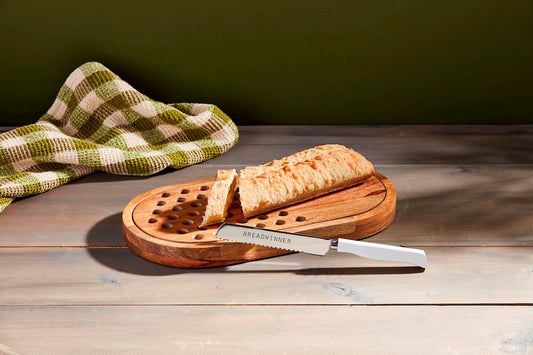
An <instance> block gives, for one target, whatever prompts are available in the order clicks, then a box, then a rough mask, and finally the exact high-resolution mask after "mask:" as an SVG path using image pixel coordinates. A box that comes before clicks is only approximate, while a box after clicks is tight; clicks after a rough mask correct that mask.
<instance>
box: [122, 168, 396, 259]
mask: <svg viewBox="0 0 533 355" xmlns="http://www.w3.org/2000/svg"><path fill="white" fill-rule="evenodd" d="M214 182H215V179H214V178H212V179H205V180H197V181H191V182H188V183H183V184H177V185H169V186H162V187H159V188H156V189H153V190H150V191H147V192H145V193H143V194H141V195H139V196H137V197H135V198H134V199H133V200H131V201H130V202H129V203H128V204H127V205H126V207H125V208H124V211H123V214H122V226H123V234H124V240H125V241H126V244H127V245H128V247H129V248H130V249H131V250H132V251H133V252H134V253H135V254H137V255H139V256H141V257H143V258H145V259H148V260H150V261H153V262H156V263H159V264H163V265H168V266H175V267H183V268H204V267H213V266H223V265H230V264H236V263H242V262H246V261H252V260H258V259H263V258H267V257H272V256H278V255H283V254H288V253H290V252H288V251H287V250H281V249H274V248H268V247H262V246H254V245H250V244H244V243H235V242H230V241H226V240H220V239H217V238H216V237H215V234H214V233H215V232H216V230H217V228H218V225H212V226H209V227H208V228H205V227H204V228H202V227H200V228H199V225H200V222H201V220H202V216H203V214H204V211H205V207H206V203H207V196H208V195H209V191H210V189H211V186H212V185H213V183H214ZM395 210H396V191H395V189H394V185H393V184H392V183H391V182H390V181H389V179H387V178H386V177H385V176H383V175H381V174H379V173H376V175H374V176H372V177H370V178H369V179H367V180H365V181H362V182H359V183H358V184H356V185H354V186H352V187H349V188H346V189H344V190H340V191H336V192H332V193H330V194H327V195H323V196H321V197H317V198H315V199H312V200H308V201H305V202H302V203H299V204H295V205H292V206H287V207H285V208H282V209H278V210H275V211H272V212H269V213H266V214H264V215H259V216H256V217H253V218H250V219H248V220H246V219H244V217H243V215H242V210H241V208H240V204H239V201H238V199H236V200H235V201H234V202H233V203H232V205H231V207H230V209H229V213H230V215H229V216H230V217H229V218H228V219H227V220H226V221H227V222H230V223H241V224H243V225H247V226H256V227H261V228H268V229H277V230H283V231H287V232H294V233H300V234H307V235H312V236H318V237H326V238H332V239H336V238H339V237H342V238H347V239H361V238H365V237H368V236H371V235H373V234H376V233H378V232H380V231H381V230H383V229H385V228H386V227H387V226H388V225H389V224H390V223H391V222H392V220H393V219H394V214H395Z"/></svg>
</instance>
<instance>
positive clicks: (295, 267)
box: [0, 125, 533, 354]
mask: <svg viewBox="0 0 533 355" xmlns="http://www.w3.org/2000/svg"><path fill="white" fill-rule="evenodd" d="M239 130H240V134H241V138H240V141H239V143H238V144H237V146H235V147H234V148H232V149H231V150H230V151H229V152H227V153H225V154H224V155H222V156H220V157H218V158H216V159H213V160H211V161H208V162H205V163H202V164H199V165H196V166H192V167H189V168H185V169H182V170H178V171H175V170H174V171H171V170H168V171H165V172H164V173H161V174H158V175H156V176H152V177H148V178H134V177H124V176H112V175H107V174H103V173H98V174H93V175H91V176H87V177H84V178H81V179H79V180H78V181H76V182H74V183H71V184H69V185H65V186H62V187H59V188H57V189H55V190H53V191H50V192H47V193H45V194H42V195H39V196H34V197H30V198H25V199H21V200H17V201H16V202H14V203H13V204H12V205H11V206H9V207H8V208H7V209H6V210H5V211H4V212H3V213H1V214H0V353H6V354H86V353H95V354H104V353H105V354H114V353H123V354H159V353H184V354H196V353H202V354H254V353H261V354H299V353H305V354H334V353H335V354H356V353H365V354H366V353H408V354H420V353H452V354H455V353H461V354H487V353H513V354H514V353H516V354H527V353H533V307H532V304H533V248H532V247H533V135H532V132H533V126H531V125H509V126H342V127H339V126H322V127H303V126H268V127H267V126H241V127H239ZM324 143H339V144H344V145H346V146H349V147H352V148H354V149H355V150H357V151H359V152H361V153H362V154H364V155H365V156H366V157H367V158H368V159H370V160H371V161H372V162H373V163H374V164H375V166H376V168H377V170H378V171H379V172H381V173H382V174H384V175H385V176H387V177H388V178H389V179H390V180H391V181H392V182H393V183H394V185H395V186H396V190H397V197H398V201H397V214H396V218H395V220H394V222H393V223H392V224H391V225H390V226H389V228H387V229H386V230H385V231H383V232H381V233H379V234H378V235H375V236H373V237H370V238H368V239H367V240H368V241H373V242H380V243H388V244H394V245H404V246H412V247H417V248H422V249H424V250H425V251H426V253H427V256H428V261H429V268H428V269H427V270H426V271H425V272H419V271H416V270H415V269H413V268H408V267H403V266H401V265H399V264H394V263H385V262H379V261H372V260H366V259H362V258H358V257H355V256H352V255H348V254H340V253H339V254H335V253H330V254H328V255H327V256H326V257H317V256H309V255H303V254H291V255H286V256H281V257H276V258H271V259H265V260H261V261H256V262H250V263H245V264H240V265H233V266H229V267H221V268H211V269H197V270H194V269H178V268H171V267H166V266H161V265H158V264H153V263H151V262H148V261H145V260H144V259H141V258H140V257H138V256H136V255H134V254H133V253H132V252H130V250H129V249H127V248H126V247H125V244H124V242H123V240H122V235H121V211H122V209H123V208H124V206H125V205H126V203H127V202H128V201H129V200H130V199H132V198H133V197H134V196H136V195H138V194H140V193H142V192H145V191H146V190H149V189H152V188H156V187H159V186H164V185H169V184H175V183H180V182H187V181H191V180H197V179H203V178H208V177H213V176H215V175H216V171H217V170H218V169H222V168H230V167H231V168H242V167H244V166H246V165H250V164H259V163H264V162H266V161H269V160H271V159H274V158H280V157H282V156H286V155H289V154H291V153H294V152H296V151H299V150H302V149H305V148H309V147H312V146H316V145H319V144H324Z"/></svg>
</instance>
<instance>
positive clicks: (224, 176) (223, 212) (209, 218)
mask: <svg viewBox="0 0 533 355" xmlns="http://www.w3.org/2000/svg"><path fill="white" fill-rule="evenodd" d="M236 185H237V171H236V170H235V169H231V170H219V171H218V173H217V179H216V181H215V183H214V184H213V187H212V188H211V191H210V192H209V196H208V197H207V206H206V209H205V214H204V218H203V220H202V223H201V224H200V225H201V226H206V225H209V224H215V223H221V222H224V220H225V219H226V217H227V215H228V208H229V206H230V204H231V201H232V200H233V195H234V193H235V187H236Z"/></svg>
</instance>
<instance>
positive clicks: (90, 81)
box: [0, 62, 238, 212]
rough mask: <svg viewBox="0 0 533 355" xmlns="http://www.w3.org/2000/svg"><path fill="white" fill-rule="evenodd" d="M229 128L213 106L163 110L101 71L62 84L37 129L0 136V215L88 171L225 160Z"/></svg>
mask: <svg viewBox="0 0 533 355" xmlns="http://www.w3.org/2000/svg"><path fill="white" fill-rule="evenodd" d="M237 139H238V131H237V127H236V126H235V124H234V123H233V122H232V121H231V120H230V118H229V117H228V116H226V115H225V114H224V113H223V112H222V111H220V110H219V109H218V108H217V107H216V106H214V105H208V104H188V103H182V104H164V103H161V102H158V101H153V100H151V99H150V98H148V97H147V96H145V95H143V94H141V93H140V92H138V91H137V90H135V89H134V88H133V87H131V86H130V85H129V84H128V83H126V82H125V81H124V80H122V79H120V78H119V77H118V76H117V75H115V74H114V73H112V72H111V71H110V70H109V69H107V68H106V67H105V66H103V65H102V64H100V63H96V62H90V63H86V64H83V65H82V66H80V67H79V68H77V69H76V70H75V71H74V72H73V73H72V74H70V76H69V77H68V78H67V80H66V82H65V84H64V85H63V86H62V87H61V89H60V91H59V94H58V96H57V98H56V100H55V101H54V103H53V105H52V107H51V108H50V109H49V110H48V112H47V113H46V114H45V115H44V116H43V117H41V118H40V119H39V120H38V121H37V123H35V124H32V125H29V126H23V127H20V128H17V129H14V130H12V131H9V132H6V133H3V134H0V212H1V211H2V210H4V208H6V207H7V206H8V205H9V204H10V203H11V202H12V201H13V199H14V198H16V197H23V196H29V195H34V194H38V193H41V192H44V191H47V190H50V189H52V188H54V187H57V186H60V185H63V184H66V183H68V182H70V181H72V180H74V179H76V178H78V177H81V176H83V175H87V174H89V173H92V172H94V171H106V172H109V173H113V174H121V175H137V176H145V175H150V174H154V173H156V172H158V171H161V170H163V169H165V168H167V167H172V168H182V167H185V166H189V165H192V164H196V163H200V162H202V161H204V160H207V159H211V158H213V157H216V156H217V155H219V154H221V153H224V152H225V151H227V150H228V149H229V148H231V147H232V146H233V145H235V144H236V143H237Z"/></svg>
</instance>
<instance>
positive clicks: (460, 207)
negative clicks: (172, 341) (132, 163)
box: [0, 164, 533, 247]
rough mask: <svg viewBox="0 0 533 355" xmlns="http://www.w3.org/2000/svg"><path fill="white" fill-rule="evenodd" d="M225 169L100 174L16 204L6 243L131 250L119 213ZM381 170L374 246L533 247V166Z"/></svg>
mask: <svg viewBox="0 0 533 355" xmlns="http://www.w3.org/2000/svg"><path fill="white" fill-rule="evenodd" d="M231 167H235V168H241V167H243V165H242V164H235V165H231ZM224 168H228V166H226V165H205V164H200V165H196V166H192V167H189V168H186V169H182V170H178V171H167V172H165V173H161V174H158V175H156V176H152V177H148V178H134V177H124V176H114V175H110V174H103V173H98V174H93V175H90V176H87V177H84V178H81V179H79V180H78V181H75V182H73V183H71V184H68V185H64V186H61V187H59V188H56V189H54V190H52V191H49V192H47V193H44V194H41V195H38V196H33V197H29V198H25V199H22V200H17V201H15V202H14V203H13V204H12V205H11V206H9V207H8V208H7V209H6V210H5V211H4V212H2V213H1V214H0V246H4V247H5V246H94V247H99V246H124V245H125V243H124V241H123V239H122V231H121V228H122V227H121V217H120V214H121V213H122V210H123V209H124V207H125V206H126V204H127V203H128V202H129V201H130V200H131V199H132V198H133V197H135V196H137V195H139V194H141V193H143V192H145V191H147V190H150V189H153V188H157V187H160V186H166V185H171V184H177V183H182V182H187V181H191V180H194V179H203V178H209V177H213V176H215V175H216V171H217V170H218V169H224ZM376 168H377V170H378V171H379V172H381V173H383V174H384V175H385V176H387V177H388V178H389V179H390V180H391V181H392V183H393V184H394V186H395V187H396V192H397V208H396V217H395V220H394V221H393V222H392V224H391V225H390V226H389V227H388V228H387V229H386V230H385V231H383V232H382V233H380V234H378V235H376V236H374V237H372V238H371V239H370V240H372V241H378V242H382V243H390V244H396V245H406V246H408V245H445V246H460V245H463V246H464V245H468V246H470V245H474V246H483V245H492V246H498V245H499V246H502V245H503V246H507V245H512V246H519V245H523V246H533V205H532V203H531V201H533V174H532V173H531V172H532V170H533V165H529V164H505V165H499V164H495V165H467V164H464V165H463V164H461V165H456V164H437V165H432V164H410V165H396V164H395V165H377V167H376ZM421 181H423V183H421ZM111 192H112V193H111ZM45 206H50V207H45ZM28 221H31V223H28Z"/></svg>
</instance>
